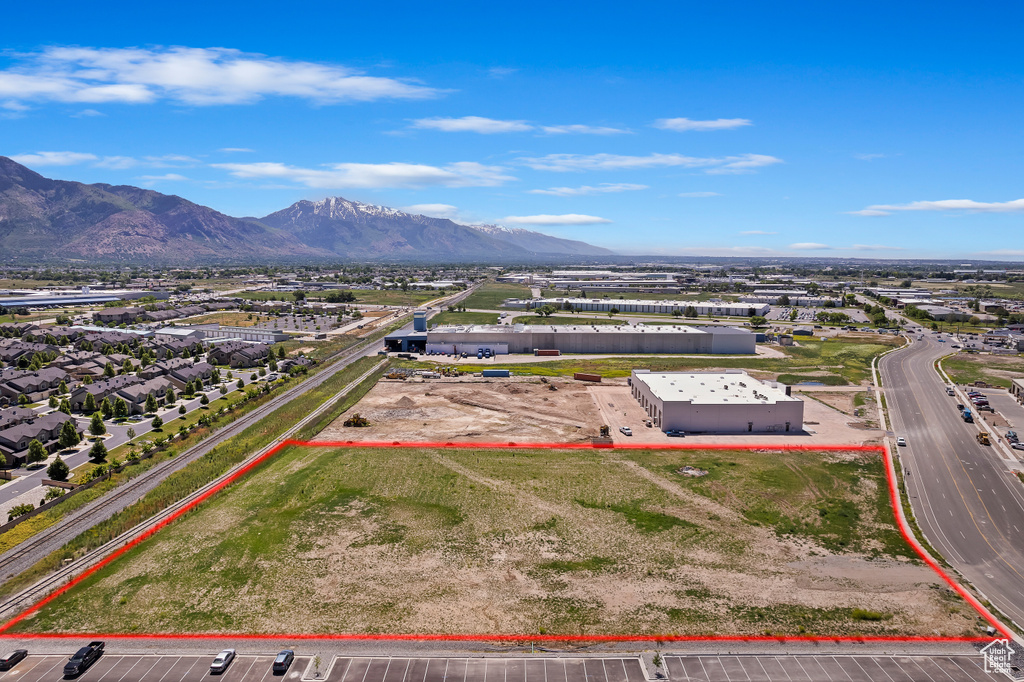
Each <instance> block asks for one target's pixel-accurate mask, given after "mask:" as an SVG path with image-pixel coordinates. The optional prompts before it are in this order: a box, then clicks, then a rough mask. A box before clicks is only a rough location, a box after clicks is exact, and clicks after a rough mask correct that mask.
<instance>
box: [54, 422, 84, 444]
mask: <svg viewBox="0 0 1024 682" xmlns="http://www.w3.org/2000/svg"><path fill="white" fill-rule="evenodd" d="M81 442H82V437H81V436H79V435H78V429H77V428H75V422H74V420H71V419H69V420H67V421H66V422H64V425H63V426H61V427H60V437H59V438H58V439H57V443H59V444H60V446H61V447H62V448H64V449H65V450H67V449H69V448H73V447H75V446H76V445H78V444H79V443H81Z"/></svg>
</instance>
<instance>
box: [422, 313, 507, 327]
mask: <svg viewBox="0 0 1024 682" xmlns="http://www.w3.org/2000/svg"><path fill="white" fill-rule="evenodd" d="M430 324H438V325H440V324H498V313H473V312H466V313H456V312H450V311H448V310H445V311H442V312H440V313H438V314H437V315H434V316H433V317H432V318H430Z"/></svg>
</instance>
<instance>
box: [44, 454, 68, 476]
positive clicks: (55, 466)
mask: <svg viewBox="0 0 1024 682" xmlns="http://www.w3.org/2000/svg"><path fill="white" fill-rule="evenodd" d="M70 473H71V468H70V467H69V466H68V465H67V462H65V461H64V460H63V459H61V458H60V455H57V458H56V459H54V460H53V461H52V462H50V466H48V467H47V468H46V475H47V476H48V477H49V478H50V480H53V481H66V480H68V475H69V474H70Z"/></svg>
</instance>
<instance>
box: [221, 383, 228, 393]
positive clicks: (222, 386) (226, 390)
mask: <svg viewBox="0 0 1024 682" xmlns="http://www.w3.org/2000/svg"><path fill="white" fill-rule="evenodd" d="M227 393H228V387H227V386H225V385H224V384H221V385H220V394H221V395H227Z"/></svg>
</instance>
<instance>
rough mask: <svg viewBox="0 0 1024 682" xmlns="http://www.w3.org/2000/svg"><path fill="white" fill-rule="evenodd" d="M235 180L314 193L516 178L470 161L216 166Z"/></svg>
mask: <svg viewBox="0 0 1024 682" xmlns="http://www.w3.org/2000/svg"><path fill="white" fill-rule="evenodd" d="M212 166H213V167H214V168H220V169H223V170H226V171H228V172H229V173H231V175H233V176H235V177H236V178H255V179H270V178H284V179H287V180H291V181H293V182H298V183H300V184H303V185H305V186H306V187H311V188H314V189H343V188H362V189H372V188H382V187H430V186H440V187H495V186H498V185H501V184H503V183H505V182H507V181H509V180H514V179H515V178H513V177H511V176H509V175H506V174H505V169H504V168H501V167H499V166H484V165H482V164H479V163H474V162H471V161H461V162H457V163H450V164H448V165H447V166H444V167H439V166H427V165H424V164H415V163H335V164H325V168H322V169H321V168H299V167H296V166H289V165H287V164H283V163H270V162H262V163H215V164H212Z"/></svg>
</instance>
